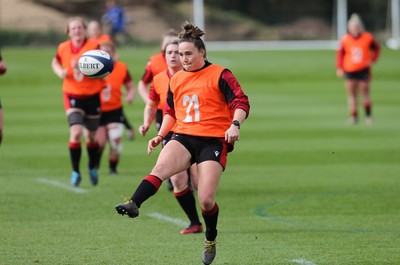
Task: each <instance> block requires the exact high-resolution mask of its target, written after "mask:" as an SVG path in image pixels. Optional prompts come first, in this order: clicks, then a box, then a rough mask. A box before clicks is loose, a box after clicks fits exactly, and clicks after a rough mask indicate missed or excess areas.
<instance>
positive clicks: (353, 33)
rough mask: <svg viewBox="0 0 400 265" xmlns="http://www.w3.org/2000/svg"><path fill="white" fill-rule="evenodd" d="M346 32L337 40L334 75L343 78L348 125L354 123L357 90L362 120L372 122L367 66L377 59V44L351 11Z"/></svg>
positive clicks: (369, 77)
mask: <svg viewBox="0 0 400 265" xmlns="http://www.w3.org/2000/svg"><path fill="white" fill-rule="evenodd" d="M347 29H348V33H347V34H346V35H344V36H343V37H342V38H341V40H340V47H339V49H338V51H337V55H336V68H337V71H336V74H337V76H338V77H340V78H342V77H344V78H345V86H346V89H347V104H348V109H349V112H350V118H349V120H348V124H356V123H357V122H358V106H357V100H358V93H359V91H361V94H362V98H363V106H364V111H365V123H366V124H367V125H371V124H372V103H371V98H370V93H369V89H370V81H371V66H372V64H373V63H375V62H376V61H377V60H378V57H379V51H380V46H379V43H378V42H377V41H376V40H375V39H374V37H373V36H372V34H370V33H369V32H366V31H365V29H364V25H363V22H362V20H361V17H360V16H359V15H358V14H352V15H351V17H350V19H349V21H348V24H347Z"/></svg>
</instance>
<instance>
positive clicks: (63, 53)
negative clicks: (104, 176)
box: [51, 17, 106, 187]
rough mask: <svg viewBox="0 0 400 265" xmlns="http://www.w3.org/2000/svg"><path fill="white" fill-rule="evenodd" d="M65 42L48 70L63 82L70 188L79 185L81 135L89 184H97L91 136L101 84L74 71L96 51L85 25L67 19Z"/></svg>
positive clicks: (95, 149)
mask: <svg viewBox="0 0 400 265" xmlns="http://www.w3.org/2000/svg"><path fill="white" fill-rule="evenodd" d="M66 33H67V34H68V36H69V40H67V41H64V42H62V43H60V44H59V45H58V48H57V52H56V55H55V56H54V58H53V60H52V62H51V67H52V69H53V72H54V73H55V74H56V75H57V76H58V77H59V78H60V79H61V80H63V85H62V90H63V93H64V107H65V110H66V115H67V118H68V123H69V135H70V136H69V153H70V158H71V164H72V175H71V185H72V186H75V187H76V186H79V184H80V182H81V179H82V177H81V172H80V161H81V154H82V148H81V142H82V135H84V136H85V139H86V149H87V152H88V156H89V163H88V169H89V175H90V182H91V183H92V185H97V183H98V174H97V168H96V161H97V154H98V144H97V142H96V139H95V136H96V131H97V128H98V127H99V121H100V91H101V90H102V88H103V87H105V85H106V84H105V82H104V80H103V79H100V78H89V77H87V76H85V75H83V74H82V73H81V72H80V71H79V68H78V61H79V58H80V57H81V55H82V54H83V53H84V52H86V51H89V50H95V49H98V47H99V46H98V44H97V42H95V41H93V40H91V39H88V38H87V37H86V23H85V21H84V19H83V18H82V17H71V18H69V19H68V22H67V25H66Z"/></svg>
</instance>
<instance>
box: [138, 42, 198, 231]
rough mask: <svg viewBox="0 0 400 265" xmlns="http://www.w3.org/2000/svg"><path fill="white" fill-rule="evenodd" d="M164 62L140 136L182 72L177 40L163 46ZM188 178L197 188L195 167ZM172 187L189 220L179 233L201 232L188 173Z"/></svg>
mask: <svg viewBox="0 0 400 265" xmlns="http://www.w3.org/2000/svg"><path fill="white" fill-rule="evenodd" d="M165 60H166V62H167V65H168V69H167V70H165V71H162V72H161V73H159V74H158V75H156V76H155V77H154V78H153V82H152V84H151V87H150V93H149V99H148V100H147V103H146V106H145V109H144V122H143V125H141V126H140V127H139V132H140V134H141V135H142V136H145V135H146V132H147V131H148V130H149V128H150V125H151V123H152V122H153V121H154V119H155V117H156V112H157V108H158V106H160V105H161V106H165V104H166V101H167V92H168V83H169V80H170V78H171V77H172V76H173V75H174V74H175V73H176V72H178V71H180V70H182V64H181V61H180V60H179V50H178V39H176V40H172V41H170V42H168V43H167V44H166V46H165ZM173 130H174V128H172V129H171V131H170V132H169V133H168V134H167V135H166V136H165V138H164V139H163V141H162V146H163V147H164V146H165V145H166V144H167V143H168V142H169V140H170V139H171V137H172V134H173ZM191 168H194V169H193V170H191V171H190V172H191V175H190V178H191V179H192V180H194V183H195V185H192V187H194V188H197V181H196V180H197V178H196V173H197V172H196V165H195V164H194V165H192V167H191ZM170 179H171V182H172V185H173V191H174V195H175V198H176V199H177V201H178V203H179V205H180V206H181V207H182V209H183V210H184V212H185V213H186V215H187V217H188V218H189V220H190V225H189V227H187V228H186V229H184V230H182V231H181V232H180V233H181V234H183V235H185V234H192V233H201V232H203V227H202V224H201V223H200V219H199V215H198V214H197V209H196V201H195V198H194V195H193V191H192V190H191V188H190V186H189V185H188V183H189V181H190V180H189V172H188V170H184V171H182V172H180V173H177V174H175V175H173V176H172V177H171V178H170Z"/></svg>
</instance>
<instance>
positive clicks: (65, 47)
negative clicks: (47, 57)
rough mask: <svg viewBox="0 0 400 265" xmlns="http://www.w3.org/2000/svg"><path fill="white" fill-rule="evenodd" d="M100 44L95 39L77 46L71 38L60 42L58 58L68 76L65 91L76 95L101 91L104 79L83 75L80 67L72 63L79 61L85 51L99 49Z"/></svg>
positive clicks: (65, 81) (64, 85) (86, 94)
mask: <svg viewBox="0 0 400 265" xmlns="http://www.w3.org/2000/svg"><path fill="white" fill-rule="evenodd" d="M97 48H98V45H97V43H96V42H95V41H93V40H86V41H85V43H84V44H83V46H82V47H80V48H76V47H74V46H73V45H72V42H71V41H70V40H68V41H65V42H62V43H60V45H58V48H57V54H56V59H57V60H58V62H59V63H60V64H61V65H62V67H63V68H64V69H67V70H68V72H67V76H66V77H65V78H64V81H63V86H62V89H63V92H64V93H67V94H70V95H75V96H91V95H95V94H97V93H99V92H100V90H101V89H102V87H103V86H104V81H103V80H102V79H98V78H89V77H87V76H85V75H83V74H82V73H81V72H80V71H79V69H78V68H74V67H73V66H72V65H73V64H74V63H77V62H78V61H79V57H81V55H82V54H83V53H84V52H87V51H89V50H94V49H97Z"/></svg>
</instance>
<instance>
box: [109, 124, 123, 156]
mask: <svg viewBox="0 0 400 265" xmlns="http://www.w3.org/2000/svg"><path fill="white" fill-rule="evenodd" d="M123 131H124V125H123V124H117V125H115V126H113V127H112V128H110V129H109V130H108V137H109V139H110V146H111V148H112V150H113V151H114V152H116V153H117V154H120V153H121V152H122V142H121V138H122V134H123Z"/></svg>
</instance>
